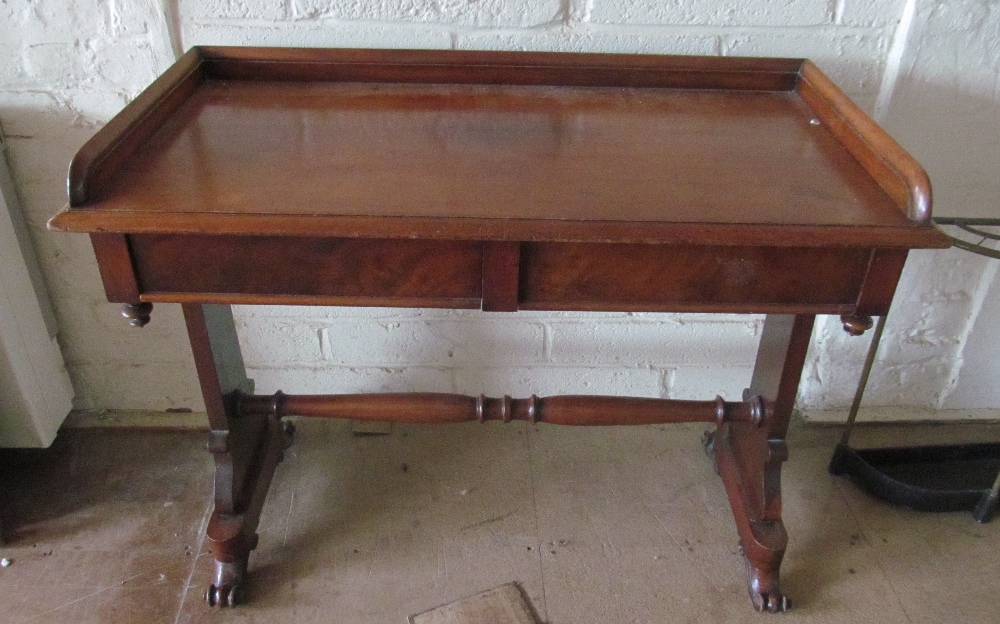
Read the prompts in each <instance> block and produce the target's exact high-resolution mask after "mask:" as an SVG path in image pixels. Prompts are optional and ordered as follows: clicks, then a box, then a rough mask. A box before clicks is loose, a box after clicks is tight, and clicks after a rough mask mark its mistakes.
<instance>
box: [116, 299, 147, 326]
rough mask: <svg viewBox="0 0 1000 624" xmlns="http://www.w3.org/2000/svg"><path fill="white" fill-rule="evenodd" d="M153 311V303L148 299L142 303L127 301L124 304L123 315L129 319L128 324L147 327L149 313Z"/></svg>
mask: <svg viewBox="0 0 1000 624" xmlns="http://www.w3.org/2000/svg"><path fill="white" fill-rule="evenodd" d="M152 311H153V304H152V303H149V302H148V301H144V302H142V303H126V304H124V305H123V306H122V316H124V317H125V318H127V319H128V324H129V325H131V326H132V327H145V325H146V323H148V322H149V314H150V313H151V312H152Z"/></svg>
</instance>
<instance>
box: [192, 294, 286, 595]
mask: <svg viewBox="0 0 1000 624" xmlns="http://www.w3.org/2000/svg"><path fill="white" fill-rule="evenodd" d="M183 309H184V320H185V323H186V324H187V329H188V336H189V338H190V341H191V351H192V353H193V354H194V361H195V367H196V368H197V370H198V380H199V382H200V383H201V389H202V396H203V398H204V400H205V407H206V409H207V411H208V419H209V424H210V426H211V428H212V431H211V434H210V437H209V445H208V448H209V450H210V451H211V452H212V454H213V455H214V457H215V506H214V508H213V510H212V516H211V518H210V520H209V524H208V528H207V532H206V535H207V537H208V540H209V543H210V545H211V547H212V553H213V555H214V558H215V566H216V582H215V583H213V584H212V585H211V586H210V587H209V589H208V593H207V596H206V597H207V598H208V601H209V603H211V604H213V605H220V606H232V605H235V604H236V603H238V602H239V601H240V597H241V592H242V587H243V582H244V576H245V574H246V568H247V561H248V558H249V556H250V551H251V550H253V549H254V548H256V547H257V533H256V531H257V524H258V522H259V520H260V512H261V509H262V508H263V506H264V499H265V498H266V496H267V490H268V488H269V487H270V484H271V479H272V477H273V475H274V471H275V469H276V467H277V465H278V462H279V461H280V460H281V456H282V449H283V448H284V446H285V444H286V436H285V434H284V431H283V428H282V425H281V422H280V420H279V419H278V417H276V416H275V415H273V414H240V413H239V412H238V410H237V408H238V401H239V398H240V397H241V396H243V395H244V394H246V393H250V392H253V382H252V381H250V380H249V379H247V377H246V371H245V369H244V365H243V356H242V354H241V353H240V346H239V341H238V339H237V336H236V326H235V323H234V322H233V316H232V312H231V310H230V309H229V307H228V306H216V305H198V304H185V305H184V306H183Z"/></svg>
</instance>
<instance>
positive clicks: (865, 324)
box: [840, 314, 872, 336]
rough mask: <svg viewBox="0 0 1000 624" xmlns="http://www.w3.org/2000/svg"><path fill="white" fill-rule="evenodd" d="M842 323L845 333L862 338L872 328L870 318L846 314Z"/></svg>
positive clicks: (842, 317) (841, 320) (842, 318)
mask: <svg viewBox="0 0 1000 624" xmlns="http://www.w3.org/2000/svg"><path fill="white" fill-rule="evenodd" d="M840 322H842V323H843V324H844V331H845V332H847V333H848V334H850V335H852V336H860V335H861V334H863V333H865V332H866V331H868V330H869V329H871V328H872V317H870V316H863V315H853V316H852V315H850V314H844V315H843V316H841V317H840Z"/></svg>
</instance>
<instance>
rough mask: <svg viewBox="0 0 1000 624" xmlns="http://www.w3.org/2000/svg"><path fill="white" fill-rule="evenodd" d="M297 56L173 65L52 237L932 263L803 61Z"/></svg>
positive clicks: (873, 136) (891, 177)
mask: <svg viewBox="0 0 1000 624" xmlns="http://www.w3.org/2000/svg"><path fill="white" fill-rule="evenodd" d="M311 52H312V53H313V54H314V55H315V54H319V53H326V54H327V56H320V57H317V56H309V57H305V58H303V57H301V56H295V54H308V53H309V52H307V51H294V52H287V51H286V52H285V53H284V54H285V56H281V54H282V52H280V51H274V50H270V51H266V50H265V51H259V50H258V51H256V52H255V51H254V49H250V50H249V51H248V50H244V49H236V50H235V51H234V50H232V49H208V50H203V49H199V50H195V51H193V52H192V53H189V54H188V55H187V56H186V57H185V58H184V59H182V61H180V62H179V63H178V65H177V66H175V67H174V68H173V69H172V70H171V71H172V72H173V74H174V75H171V74H170V72H168V74H166V75H165V76H164V77H163V78H161V79H160V80H159V81H158V83H154V85H153V86H152V87H150V89H149V90H148V92H147V93H146V94H144V96H145V100H143V99H142V98H140V100H137V102H136V103H134V104H133V105H132V106H131V107H130V109H131V110H130V109H126V111H124V112H123V113H122V115H121V116H120V117H121V119H117V118H116V120H115V121H113V122H112V123H110V124H108V127H106V128H105V130H102V133H103V136H102V135H101V134H99V136H98V137H95V139H94V140H93V141H92V142H91V143H90V144H88V146H85V148H84V149H83V150H81V154H80V155H78V157H77V161H75V162H74V169H72V170H71V179H70V189H71V208H70V209H69V210H68V211H65V212H63V213H61V214H60V215H57V217H55V218H54V219H53V222H52V225H53V227H56V228H58V229H67V230H74V231H91V232H93V231H122V232H139V231H145V232H158V231H174V232H181V231H190V232H207V233H216V234H217V233H227V232H232V233H288V234H304V233H327V234H330V235H361V236H408V237H420V236H430V237H435V236H438V237H445V236H448V235H449V234H448V233H449V232H452V235H454V236H459V237H470V236H471V237H475V236H476V235H478V236H481V237H483V238H522V239H528V238H538V237H548V238H553V239H563V240H597V239H603V238H605V237H606V238H609V239H612V240H638V239H645V238H652V239H657V238H658V237H665V238H670V237H671V236H674V237H676V236H677V232H680V231H682V230H683V229H684V228H687V230H684V231H687V232H688V235H689V236H691V235H693V234H692V232H694V229H692V228H699V227H700V229H699V230H698V231H711V232H714V234H713V236H714V237H716V238H718V236H719V235H720V234H719V233H720V232H723V233H725V232H730V234H732V233H735V232H736V231H737V229H739V230H742V231H745V232H751V231H757V230H761V229H768V228H770V229H771V230H772V231H775V230H774V228H784V229H785V232H786V233H788V235H789V236H791V237H792V238H798V239H801V240H806V239H810V240H811V239H813V238H815V237H816V236H817V234H816V233H817V232H826V233H829V232H842V233H844V236H846V235H847V233H848V232H853V236H854V237H855V238H857V237H859V236H860V237H861V238H864V237H865V236H867V237H868V238H872V237H875V238H878V237H879V236H881V237H883V238H884V239H885V240H886V241H888V244H894V245H896V246H928V245H931V246H937V245H932V243H934V242H935V234H936V233H934V232H932V231H930V230H931V228H930V226H929V223H928V218H929V189H927V191H926V193H925V196H922V195H921V193H923V192H924V189H922V188H920V185H921V184H922V183H925V177H923V178H921V176H922V175H923V172H922V170H920V168H919V165H916V163H915V162H912V159H909V156H908V155H906V154H905V152H902V150H901V149H899V148H898V146H896V145H895V144H894V143H892V142H891V139H888V137H887V136H884V135H883V134H878V133H879V132H880V131H879V130H878V129H877V126H874V124H873V123H871V122H870V120H867V118H866V117H864V116H863V113H860V111H857V110H856V109H855V108H851V107H853V105H851V104H850V102H849V100H847V99H846V98H845V97H843V95H842V94H840V93H839V91H838V90H836V87H833V86H832V84H830V83H828V81H825V78H824V77H822V75H821V74H820V73H819V72H818V70H816V69H815V68H814V67H812V66H811V65H807V66H806V69H805V70H804V69H803V65H802V63H803V62H802V61H794V60H783V59H766V60H763V59H759V60H756V61H754V60H742V61H738V62H733V61H734V60H733V59H683V58H680V59H678V58H673V57H627V56H616V55H611V56H608V55H548V54H543V55H518V54H504V55H496V54H492V55H491V54H482V53H480V54H473V55H469V54H464V55H458V56H456V55H454V54H451V55H449V53H445V52H436V53H423V54H421V53H413V52H410V53H395V54H394V53H391V52H381V53H371V52H370V53H368V54H374V55H375V56H364V57H362V58H361V59H360V60H359V58H358V57H357V54H359V52H358V51H348V52H344V51H340V54H341V56H336V53H337V52H338V51H311ZM288 54H292V56H291V57H289V56H288ZM361 54H364V53H361ZM379 54H381V56H379ZM268 55H271V56H268ZM275 55H277V57H275ZM330 55H332V56H330ZM344 55H347V56H344ZM262 57H264V58H268V59H270V61H271V62H270V63H262V62H261V58H262ZM567 59H568V60H567ZM213 63H214V65H213ZM281 63H284V64H285V65H284V67H285V69H282V68H281V66H280V65H281ZM477 63H478V65H477ZM705 63H708V65H705ZM713 63H714V64H713ZM259 66H267V67H269V68H270V69H268V70H266V71H260V70H258V69H257V67H259ZM470 66H472V67H473V69H471V70H470V69H469V67H470ZM302 67H313V69H311V70H310V71H311V73H307V74H305V75H303V73H302V70H301V68H302ZM315 67H320V68H321V69H319V70H317V69H315ZM324 67H325V69H322V68H324ZM387 67H388V68H391V69H389V70H387V69H386V68H387ZM539 67H542V70H539V69H538V68H539ZM247 68H252V70H251V69H247ZM345 68H347V69H345ZM512 68H513V69H512ZM519 70H520V73H518V72H519ZM366 72H367V73H366ZM428 72H432V73H430V74H428ZM442 72H443V73H442ZM504 72H507V73H506V74H504ZM630 72H631V73H630ZM806 72H811V74H807V73H806ZM286 74H287V75H286ZM424 74H427V75H424ZM706 77H707V78H706ZM807 79H808V81H807ZM500 83H502V84H500ZM553 83H556V84H553ZM558 83H567V84H558ZM804 85H805V86H804ZM817 85H818V86H817ZM804 89H808V91H804ZM845 109H847V110H846V112H845ZM859 120H860V121H859ZM866 123H867V124H869V125H867V126H865V124H866ZM886 146H888V147H887V148H886ZM883 150H884V151H887V152H888V154H886V153H884V152H883ZM900 154H902V156H900ZM894 159H895V161H894ZM907 159H909V160H907ZM886 163H888V166H886ZM924 204H925V205H924ZM706 227H707V228H708V230H706V229H705V228H706ZM678 228H680V229H678ZM807 230H808V231H811V232H812V234H810V235H807V234H806V231H807ZM657 232H660V233H661V234H657ZM668 232H673V233H674V234H672V235H668V234H666V233H668ZM726 236H729V235H726ZM726 236H723V238H725V237H726ZM847 238H850V236H848V237H847ZM845 240H847V239H845ZM842 242H843V241H842Z"/></svg>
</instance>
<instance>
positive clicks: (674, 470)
mask: <svg viewBox="0 0 1000 624" xmlns="http://www.w3.org/2000/svg"><path fill="white" fill-rule="evenodd" d="M703 428H704V427H702V426H698V425H672V426H654V427H642V428H638V427H637V428H604V429H596V428H594V429H583V428H557V427H552V426H533V425H527V424H524V423H518V424H509V425H502V424H498V423H497V424H495V423H490V424H487V425H479V424H475V423H472V424H468V425H438V426H425V427H413V426H395V427H394V428H393V432H392V434H391V435H389V436H380V437H355V436H353V435H352V434H351V432H350V428H349V425H348V424H346V423H341V422H334V421H300V422H299V431H298V434H297V436H296V441H295V445H294V446H293V447H292V449H290V451H289V452H288V454H287V458H286V460H285V462H284V463H283V464H282V465H281V466H279V468H278V475H277V477H276V482H275V483H274V485H273V486H272V489H271V493H270V496H269V498H268V502H267V506H266V507H265V510H264V515H263V518H262V522H261V530H260V546H259V547H258V549H257V550H256V551H255V553H254V554H253V555H252V556H251V559H250V567H251V584H250V586H249V588H248V592H249V599H250V604H248V605H245V606H242V607H239V608H237V609H233V610H228V611H218V610H211V609H209V608H208V607H207V606H206V605H205V604H204V603H203V601H202V593H203V592H204V589H205V587H206V586H207V584H208V583H209V580H210V578H209V577H210V570H211V565H210V556H209V555H208V552H207V549H206V545H205V543H204V529H205V524H206V521H207V518H208V513H209V511H210V510H209V498H210V493H211V474H212V462H211V458H210V456H209V454H208V453H207V452H206V451H205V435H204V434H203V433H195V432H152V431H136V430H130V429H108V430H68V431H65V432H64V433H62V434H60V436H59V439H58V440H57V442H56V444H55V445H54V447H53V448H52V449H49V450H47V451H31V452H24V451H19V452H11V451H6V452H3V453H0V483H2V484H3V493H4V494H3V497H4V500H3V501H2V508H3V509H2V511H3V521H4V524H5V529H6V533H7V539H8V542H9V544H8V545H7V546H5V547H0V556H3V557H7V558H9V559H11V560H12V561H13V563H12V564H11V565H10V566H9V567H7V568H3V569H0V621H2V622H8V623H14V622H46V623H48V622H73V623H85V622H100V623H109V622H137V623H145V622H184V623H194V622H214V623H224V622H233V621H238V622H282V623H288V624H291V623H293V622H294V623H296V624H299V623H312V622H316V623H320V622H322V623H327V622H337V623H348V624H354V623H359V624H360V623H372V624H391V623H399V624H402V623H403V622H405V620H406V617H407V616H408V615H410V614H413V613H417V612H421V611H424V610H426V609H428V608H431V607H434V606H437V605H440V604H442V603H445V602H449V601H452V600H455V599H458V598H462V597H465V596H468V595H471V594H475V593H477V592H480V591H482V590H486V589H489V588H492V587H496V586H498V585H501V584H503V583H506V582H509V581H517V582H519V583H520V584H521V586H522V587H523V588H524V590H525V592H526V594H527V595H528V596H529V597H530V599H531V602H532V603H533V605H534V607H535V608H536V610H537V611H538V613H539V614H540V615H541V617H542V618H543V619H544V621H546V622H548V623H549V624H583V623H588V624H589V623H605V622H606V623H624V622H650V623H656V624H661V623H667V622H670V623H673V622H746V621H750V620H754V621H757V620H758V619H759V620H760V621H764V620H769V619H775V620H778V621H781V622H789V623H791V622H824V623H826V622H845V623H846V622H850V623H852V624H856V623H858V622H879V623H892V622H928V623H931V622H934V623H939V622H963V623H973V622H984V623H985V622H994V623H995V622H1000V603H998V602H997V598H996V596H997V595H998V594H1000V520H998V521H996V522H994V523H992V524H986V525H979V524H976V523H975V522H973V520H972V519H971V516H970V514H968V513H946V514H928V513H917V512H912V511H908V510H905V509H899V508H894V507H890V506H888V505H886V504H884V503H882V502H880V501H877V500H874V499H872V498H871V497H869V496H868V495H866V494H864V493H862V492H860V491H859V490H858V489H857V488H856V487H855V486H853V485H852V484H850V483H849V482H848V481H846V480H845V479H843V478H836V477H831V476H830V475H829V474H828V473H827V470H826V464H827V462H828V460H829V458H830V454H831V451H832V449H833V447H834V444H835V443H836V440H837V438H838V436H839V430H838V429H835V428H822V427H808V426H804V425H797V426H795V427H794V428H793V431H792V433H791V434H790V447H791V459H790V460H789V461H788V463H787V464H786V465H785V471H784V493H785V495H784V518H785V522H786V526H787V528H788V532H789V535H790V544H789V548H788V552H787V555H786V557H785V564H784V567H783V575H784V576H783V579H784V587H785V590H786V591H787V593H788V594H789V595H790V596H791V597H792V599H793V600H794V601H795V608H794V609H793V610H792V611H791V612H790V613H788V614H785V615H758V614H756V613H754V612H753V611H752V610H751V607H750V603H749V601H748V599H747V595H746V589H745V585H744V579H743V564H742V561H741V559H740V557H739V556H738V555H737V551H736V531H735V527H734V524H733V520H732V518H731V516H730V512H729V506H728V503H727V501H726V496H725V493H724V491H723V488H722V484H721V482H720V481H719V480H718V478H717V477H716V476H715V474H714V473H713V471H712V467H711V463H710V461H709V460H708V459H707V458H706V457H705V456H704V454H703V452H702V449H701V445H700V443H699V438H700V435H701V432H702V430H703ZM956 435H957V436H960V437H964V438H966V439H968V438H969V437H970V436H971V437H972V438H977V439H982V438H985V439H988V440H990V441H995V440H998V439H1000V428H998V427H996V426H986V427H980V426H969V425H964V426H951V427H932V426H922V427H912V428H905V427H879V428H865V429H864V430H862V431H861V432H860V434H859V435H857V436H856V437H855V445H856V446H862V445H864V443H865V440H864V438H868V442H871V443H875V444H882V443H884V442H885V441H886V440H890V441H893V442H900V443H908V441H909V440H912V441H913V442H915V443H919V442H923V441H927V440H934V441H941V440H944V439H947V438H949V437H954V436H956Z"/></svg>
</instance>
